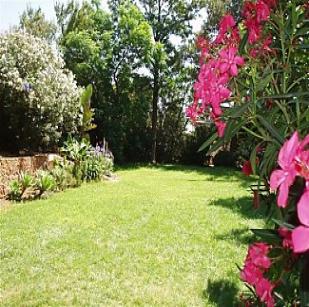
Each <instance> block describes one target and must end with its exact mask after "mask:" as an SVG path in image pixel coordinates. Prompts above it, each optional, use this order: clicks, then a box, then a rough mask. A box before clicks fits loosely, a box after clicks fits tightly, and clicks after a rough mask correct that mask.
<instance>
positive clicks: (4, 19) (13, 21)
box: [0, 0, 202, 32]
mask: <svg viewBox="0 0 309 307" xmlns="http://www.w3.org/2000/svg"><path fill="white" fill-rule="evenodd" d="M57 1H58V2H64V3H66V2H67V0H0V32H4V31H6V30H9V29H10V27H12V26H14V25H17V24H18V22H19V17H20V15H21V14H22V12H23V11H24V10H25V9H26V8H27V6H31V7H33V8H38V7H40V8H41V9H42V11H43V12H44V14H45V16H46V18H47V19H48V20H55V18H56V17H55V12H54V4H55V2H57ZM102 6H103V7H107V1H106V0H102ZM201 24H202V20H201V19H197V20H195V21H193V22H192V26H193V31H194V32H197V31H199V30H200V28H201Z"/></svg>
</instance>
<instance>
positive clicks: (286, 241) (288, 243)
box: [278, 227, 294, 249]
mask: <svg viewBox="0 0 309 307" xmlns="http://www.w3.org/2000/svg"><path fill="white" fill-rule="evenodd" d="M278 233H279V235H280V237H281V238H282V239H283V240H282V246H283V247H284V248H287V249H293V248H294V247H293V241H292V231H291V230H289V229H287V228H285V227H280V228H279V229H278Z"/></svg>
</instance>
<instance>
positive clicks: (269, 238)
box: [251, 229, 281, 243]
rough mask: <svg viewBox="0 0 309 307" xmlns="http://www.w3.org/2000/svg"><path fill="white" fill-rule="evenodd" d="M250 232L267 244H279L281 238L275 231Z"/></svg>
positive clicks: (257, 230) (253, 230) (259, 230)
mask: <svg viewBox="0 0 309 307" xmlns="http://www.w3.org/2000/svg"><path fill="white" fill-rule="evenodd" d="M251 231H252V232H253V233H254V234H255V235H256V236H257V237H259V238H261V239H262V240H263V241H265V242H267V243H280V242H281V238H280V236H279V234H278V232H277V231H276V230H273V229H251Z"/></svg>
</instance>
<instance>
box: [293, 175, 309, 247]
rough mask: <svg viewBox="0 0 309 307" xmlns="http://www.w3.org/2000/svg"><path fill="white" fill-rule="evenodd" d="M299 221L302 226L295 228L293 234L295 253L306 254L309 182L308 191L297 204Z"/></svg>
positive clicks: (308, 231)
mask: <svg viewBox="0 0 309 307" xmlns="http://www.w3.org/2000/svg"><path fill="white" fill-rule="evenodd" d="M297 214H298V219H299V221H300V222H301V223H302V225H301V226H298V227H297V228H295V229H294V230H293V232H292V241H293V246H294V252H295V253H304V252H306V251H308V250H309V182H308V181H307V183H306V189H305V192H304V194H303V195H302V197H301V199H300V200H299V202H298V204H297Z"/></svg>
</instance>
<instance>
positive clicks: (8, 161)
mask: <svg viewBox="0 0 309 307" xmlns="http://www.w3.org/2000/svg"><path fill="white" fill-rule="evenodd" d="M57 157H59V156H57V155H54V154H45V155H36V156H32V157H13V158H7V157H0V199H1V198H4V197H5V195H6V194H7V192H8V186H9V183H10V182H11V181H12V180H14V179H17V178H18V175H19V174H20V172H27V173H28V174H31V175H34V174H35V172H36V171H37V170H39V169H46V168H50V167H51V166H52V164H53V161H54V160H55V159H56V158H57Z"/></svg>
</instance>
